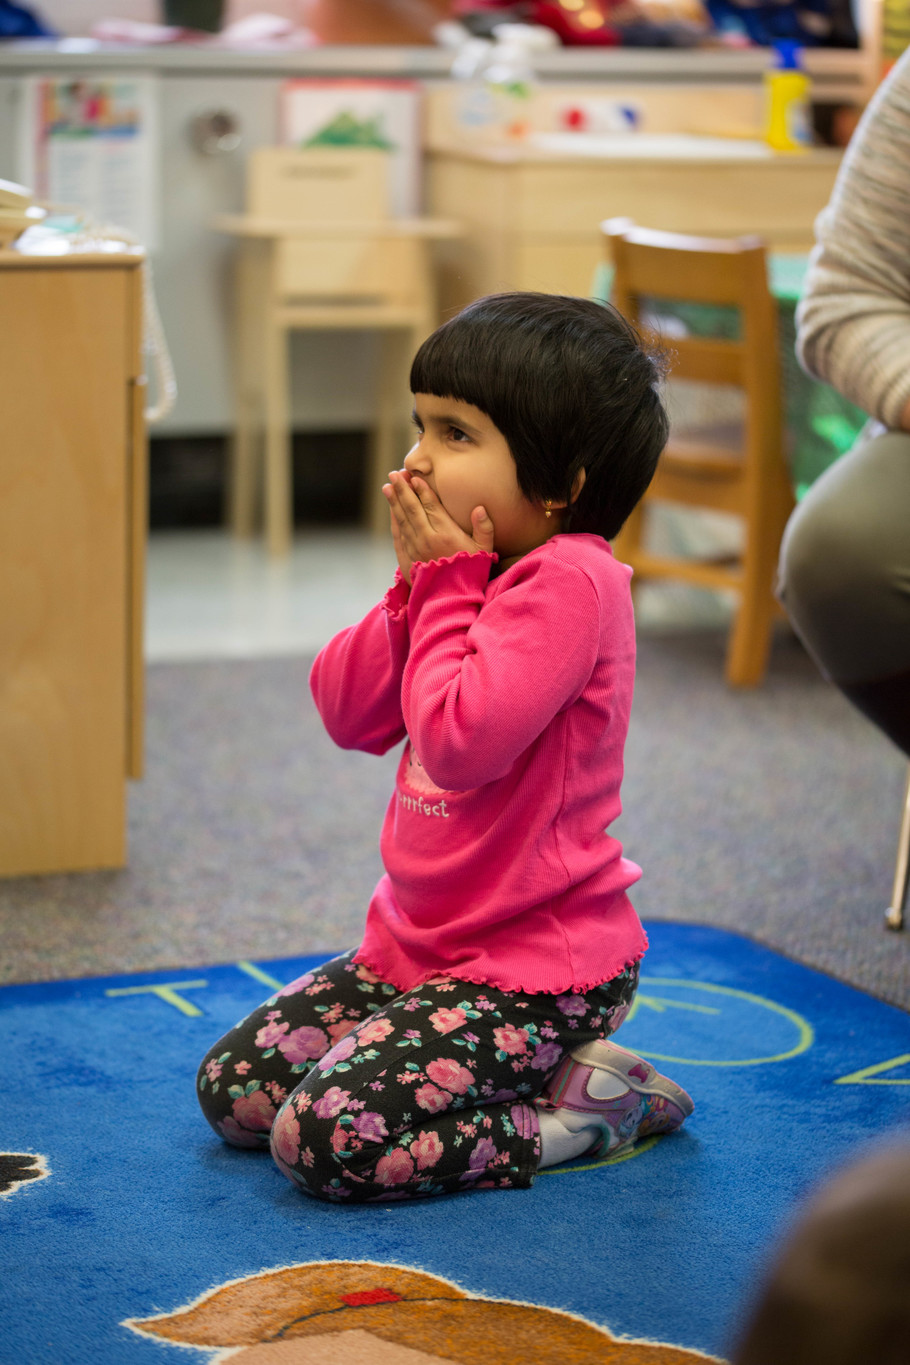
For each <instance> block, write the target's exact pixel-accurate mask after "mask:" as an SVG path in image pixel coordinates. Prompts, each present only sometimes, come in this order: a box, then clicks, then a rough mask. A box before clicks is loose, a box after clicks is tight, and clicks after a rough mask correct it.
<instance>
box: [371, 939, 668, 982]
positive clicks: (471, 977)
mask: <svg viewBox="0 0 910 1365" xmlns="http://www.w3.org/2000/svg"><path fill="white" fill-rule="evenodd" d="M647 951H648V938H647V935H645V942H644V947H643V948H642V950H641V952H639V953H635V954H634V955H633V956H632V957H630V958H629V960H628V962H625V963H624V964H623V966H622V967H620V968H619V969H618V970H617V971H615V972H614V973H613V974H612V976H604V977H600V976H598V977H595V978H593V979H592V980H587V979H584V980H581V981H573V980H571V979H569V980H568V981H567V982H566V983H565V984H563V985H559V986H552V987H548V988H546V989H544V988H543V987H540V988H536V989H535V988H534V987H533V986H524V985H522V984H521V982H520V981H516V980H514V979H513V978H509V979H508V980H503V979H498V980H494V976H498V973H493V972H489V973H487V974H486V975H479V974H478V975H475V974H473V973H471V972H465V971H459V970H457V969H453V970H452V971H447V970H442V971H439V970H436V971H432V972H424V973H423V974H422V975H419V976H418V977H417V979H416V980H414V981H411V982H409V983H407V984H405V983H404V982H403V981H402V980H401V979H400V978H399V979H398V980H396V978H395V976H394V975H390V974H389V973H387V972H385V971H383V970H381V969H380V968H379V967H378V966H377V965H376V963H375V962H374V961H371V960H370V959H369V958H367V957H364V956H363V952H362V949H361V948H358V949H357V952H356V953H355V954H354V957H353V958H352V961H353V962H355V963H357V964H359V965H360V966H362V967H366V968H367V970H368V971H371V972H372V973H373V975H374V976H376V977H378V978H379V980H380V981H384V982H386V983H387V984H388V985H390V986H394V987H395V989H396V990H398V991H401V993H402V994H404V993H405V992H406V991H415V990H419V988H420V987H421V986H426V985H427V984H428V983H429V982H430V981H443V980H451V981H465V982H467V983H468V984H469V985H472V986H490V987H492V988H493V989H494V990H497V991H517V992H518V993H519V994H521V995H585V994H586V993H587V992H588V991H593V990H594V989H595V987H597V986H605V985H606V984H607V982H608V981H613V980H614V978H615V977H617V976H622V974H623V972H626V971H628V970H629V968H630V967H634V966H635V965H636V963H638V962H641V960H642V958H643V957H644V955H645V953H646V952H647ZM505 975H506V976H508V973H506V974H505Z"/></svg>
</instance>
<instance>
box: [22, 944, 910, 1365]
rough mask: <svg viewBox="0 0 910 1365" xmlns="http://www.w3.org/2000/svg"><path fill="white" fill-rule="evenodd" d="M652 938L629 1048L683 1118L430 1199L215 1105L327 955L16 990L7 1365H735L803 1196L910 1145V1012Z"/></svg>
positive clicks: (765, 958)
mask: <svg viewBox="0 0 910 1365" xmlns="http://www.w3.org/2000/svg"><path fill="white" fill-rule="evenodd" d="M648 928H649V932H650V935H651V949H650V952H649V953H648V955H647V958H646V959H645V964H644V965H645V971H644V974H643V977H642V985H641V990H640V994H639V997H638V1003H637V1007H636V1010H635V1013H634V1016H633V1017H632V1018H631V1019H630V1020H629V1021H628V1022H627V1023H626V1024H625V1025H624V1026H623V1028H622V1030H621V1034H620V1037H619V1041H621V1042H622V1043H624V1044H626V1045H627V1046H629V1047H631V1048H634V1049H635V1050H636V1051H640V1052H643V1053H645V1055H646V1056H648V1057H651V1058H652V1059H654V1060H655V1061H656V1063H657V1065H658V1067H660V1069H662V1070H666V1071H668V1072H669V1073H670V1074H672V1075H673V1076H674V1077H675V1078H676V1079H677V1080H679V1081H680V1082H681V1084H683V1085H684V1086H685V1087H686V1088H687V1089H688V1090H689V1091H690V1092H691V1094H692V1095H693V1097H694V1098H695V1102H696V1110H695V1114H694V1115H693V1117H692V1118H691V1119H690V1121H689V1122H688V1124H687V1125H686V1127H685V1128H684V1129H683V1130H681V1131H680V1132H679V1133H676V1134H673V1135H671V1136H668V1137H664V1138H652V1139H650V1140H646V1141H645V1142H643V1143H642V1144H640V1146H639V1148H638V1149H637V1151H636V1153H635V1154H633V1155H632V1156H629V1157H626V1158H625V1159H621V1160H619V1161H613V1162H610V1163H604V1162H597V1161H590V1160H588V1161H586V1160H584V1159H581V1160H579V1161H577V1162H575V1163H574V1164H572V1165H569V1166H565V1167H559V1168H556V1169H554V1170H553V1171H550V1172H542V1173H541V1174H540V1176H539V1177H538V1180H537V1182H536V1184H535V1185H534V1187H533V1188H532V1189H530V1190H518V1191H504V1192H477V1193H472V1194H466V1195H462V1196H455V1197H447V1198H442V1199H437V1200H427V1201H421V1202H419V1203H394V1204H387V1205H380V1206H362V1205H361V1206H354V1207H345V1206H343V1205H334V1204H332V1205H329V1204H321V1203H318V1202H317V1201H315V1200H310V1199H307V1198H306V1197H305V1196H303V1195H301V1194H300V1193H299V1192H298V1191H297V1190H295V1189H294V1188H293V1187H292V1186H291V1185H290V1184H289V1183H288V1182H287V1180H286V1179H285V1178H284V1177H283V1176H282V1175H281V1174H279V1172H278V1171H277V1169H276V1168H275V1167H274V1166H273V1165H272V1162H271V1160H270V1158H269V1157H268V1155H267V1154H264V1153H257V1152H243V1151H236V1150H232V1149H230V1148H228V1147H226V1146H224V1145H222V1144H221V1143H219V1142H218V1140H217V1139H216V1138H215V1137H214V1135H213V1134H212V1133H211V1131H210V1129H209V1128H208V1126H207V1125H206V1123H205V1122H204V1120H203V1119H202V1117H201V1114H200V1113H199V1112H198V1111H197V1108H196V1102H195V1098H194V1094H193V1079H194V1074H195V1069H196V1065H197V1062H198V1060H199V1058H200V1057H201V1056H202V1055H203V1053H204V1052H205V1051H206V1049H207V1047H208V1046H209V1044H210V1043H211V1042H212V1040H213V1039H215V1038H216V1037H218V1036H219V1035H220V1034H221V1033H222V1032H224V1031H225V1030H226V1029H227V1028H228V1027H230V1025H232V1024H233V1023H234V1022H235V1021H236V1020H237V1019H238V1018H240V1017H241V1016H242V1015H243V1014H245V1013H246V1012H247V1011H248V1010H249V1009H251V1008H252V1007H253V1006H255V1005H256V1004H258V1003H259V1002H260V1001H261V1000H262V999H263V998H264V997H265V996H266V995H268V994H269V992H270V990H271V989H272V988H273V983H282V984H283V983H284V982H286V981H288V980H290V979H291V978H292V977H294V976H297V975H299V974H300V973H301V972H303V971H305V970H306V969H308V968H309V967H311V966H313V965H316V959H314V958H295V959H290V960H283V961H279V962H266V961H260V962H257V963H240V964H231V965H225V966H217V967H211V968H204V969H197V968H192V969H189V970H187V971H183V972H181V971H173V972H155V973H151V974H148V975H140V976H126V977H116V978H113V977H111V978H98V979H88V980H82V981H62V982H53V983H49V984H43V985H22V986H9V987H6V988H5V989H2V990H0V1055H2V1057H3V1059H4V1071H5V1073H6V1075H5V1085H4V1094H3V1102H2V1105H0V1153H3V1154H5V1155H2V1156H0V1189H2V1190H3V1191H4V1193H3V1195H2V1197H0V1312H2V1317H3V1330H2V1336H0V1360H2V1361H3V1362H7V1361H9V1362H16V1365H59V1362H64V1361H65V1362H67V1365H143V1362H157V1365H167V1363H168V1362H171V1361H173V1362H175V1365H179V1363H180V1362H183V1365H188V1363H191V1362H193V1361H198V1362H214V1361H221V1360H224V1361H227V1360H228V1359H230V1361H231V1362H232V1365H304V1362H306V1363H307V1365H329V1362H331V1365H432V1363H433V1362H442V1361H446V1362H457V1363H458V1365H511V1362H514V1363H515V1365H517V1363H518V1362H519V1361H527V1360H532V1359H533V1360H534V1361H535V1362H541V1363H542V1365H549V1363H551V1365H557V1363H558V1365H565V1363H566V1362H570V1361H571V1362H573V1365H633V1362H634V1363H635V1365H683V1362H694V1361H697V1360H699V1359H702V1358H703V1355H708V1356H716V1357H721V1358H723V1357H724V1356H725V1355H726V1354H727V1353H728V1352H729V1351H730V1349H731V1344H732V1342H733V1340H734V1339H735V1335H736V1332H737V1330H738V1326H739V1324H740V1323H741V1320H742V1315H743V1312H744V1310H745V1308H746V1306H747V1305H748V1302H749V1299H750V1295H751V1294H752V1292H753V1290H754V1286H755V1284H756V1282H757V1279H758V1277H759V1275H760V1273H761V1269H762V1267H763V1265H764V1264H765V1263H766V1261H767V1258H768V1256H769V1254H770V1252H771V1250H772V1249H773V1247H774V1245H775V1243H776V1240H777V1238H778V1237H779V1235H780V1233H781V1231H782V1230H783V1229H784V1228H785V1227H786V1225H787V1220H788V1217H789V1215H790V1213H791V1211H792V1207H793V1203H794V1200H795V1199H798V1198H800V1197H802V1196H803V1195H804V1194H805V1193H806V1192H807V1191H808V1190H809V1189H810V1188H811V1187H813V1186H814V1185H815V1184H817V1182H818V1181H819V1179H821V1178H822V1177H823V1176H824V1175H825V1174H826V1172H828V1171H830V1170H831V1169H832V1168H833V1167H836V1166H838V1165H840V1164H842V1163H843V1161H844V1160H846V1159H848V1158H850V1157H852V1156H854V1155H856V1154H857V1152H858V1151H860V1150H861V1149H862V1148H863V1147H864V1146H865V1145H867V1144H868V1143H869V1142H870V1141H873V1140H876V1139H878V1138H883V1137H888V1136H890V1135H894V1134H895V1133H896V1132H898V1131H900V1132H903V1133H904V1134H905V1135H908V1134H910V1088H908V1087H910V1016H908V1015H907V1014H905V1013H904V1012H903V1011H901V1010H899V1009H896V1008H894V1007H893V1006H890V1005H886V1004H883V1003H881V1002H880V1001H877V1000H874V999H872V998H870V997H869V996H866V995H864V994H862V993H861V992H859V991H857V990H854V989H853V988H851V987H849V986H846V985H843V984H842V983H840V982H837V981H834V980H832V979H830V978H828V977H826V976H822V975H820V974H819V973H817V972H814V971H811V970H809V969H808V968H805V967H802V966H799V965H798V964H796V963H793V962H791V961H789V960H787V959H785V958H783V957H780V956H778V955H777V954H775V953H773V952H771V951H769V950H768V949H766V948H763V947H761V946H759V945H757V944H755V943H753V942H751V941H749V940H747V939H745V938H741V937H739V936H738V935H735V934H730V933H728V932H725V931H721V930H718V929H712V928H708V927H704V926H693V925H682V924H668V923H664V922H655V923H652V924H650V925H649V926H648ZM643 1343H650V1344H643Z"/></svg>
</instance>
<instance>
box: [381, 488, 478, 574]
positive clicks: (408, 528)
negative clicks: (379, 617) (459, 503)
mask: <svg viewBox="0 0 910 1365" xmlns="http://www.w3.org/2000/svg"><path fill="white" fill-rule="evenodd" d="M382 491H383V493H384V494H385V496H386V498H387V499H388V502H389V507H390V508H391V512H392V542H393V544H394V546H395V554H396V556H397V557H398V565H399V568H400V569H401V576H402V578H403V579H404V580H405V582H406V583H407V584H409V585H410V582H411V569H412V568H413V566H414V565H415V564H417V563H426V562H427V561H428V560H431V559H444V558H446V557H447V556H449V555H456V554H458V553H459V552H460V551H463V550H466V551H467V552H468V554H480V553H488V554H492V552H493V536H494V532H493V522H492V521H491V519H490V517H489V516H488V515H487V512H486V508H484V507H475V508H474V510H473V512H472V513H471V531H472V534H471V535H468V534H467V532H466V531H463V530H462V529H461V527H460V526H459V525H458V523H457V521H454V520H453V519H452V517H450V516H449V514H448V512H447V511H446V509H445V508H444V507H443V505H442V503H441V502H440V501H439V499H438V498H437V497H436V496H435V494H434V493H433V490H432V489H431V488H430V486H429V484H427V483H425V482H424V481H423V479H421V478H420V477H419V476H418V475H416V474H414V475H412V474H409V473H408V471H407V470H404V469H396V470H393V472H392V473H391V474H390V475H389V482H388V483H387V484H384V485H383V489H382Z"/></svg>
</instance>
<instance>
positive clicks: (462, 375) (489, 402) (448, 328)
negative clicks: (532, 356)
mask: <svg viewBox="0 0 910 1365" xmlns="http://www.w3.org/2000/svg"><path fill="white" fill-rule="evenodd" d="M459 322H460V319H458V318H453V319H452V321H451V322H449V323H448V324H446V325H445V326H443V327H440V328H439V330H438V331H436V332H434V333H433V335H432V336H429V337H427V339H426V341H425V342H424V343H423V345H422V346H421V347H420V349H419V350H418V352H417V354H416V356H415V357H414V362H413V364H412V365H411V392H412V393H431V394H433V395H434V397H436V398H454V399H456V400H457V401H458V402H460V403H470V404H472V406H473V407H475V408H479V409H480V410H481V412H485V413H486V414H487V415H488V416H493V414H494V413H496V412H498V411H499V409H500V407H501V400H502V390H503V383H504V375H503V370H502V365H501V355H499V356H497V355H496V354H495V353H493V352H492V349H491V348H490V346H489V345H486V344H484V343H485V340H486V339H485V338H484V337H483V336H482V335H478V329H477V328H476V327H469V326H466V325H464V324H461V325H459ZM494 420H495V418H494Z"/></svg>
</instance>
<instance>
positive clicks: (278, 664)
mask: <svg viewBox="0 0 910 1365" xmlns="http://www.w3.org/2000/svg"><path fill="white" fill-rule="evenodd" d="M723 649H724V638H723V635H722V634H715V633H713V632H707V633H691V632H686V633H683V634H653V635H645V636H644V637H643V638H642V640H641V642H640V654H639V670H638V689H637V694H636V702H635V709H634V713H633V723H632V730H631V734H630V739H629V745H628V749H627V761H626V780H625V784H624V787H623V798H624V806H625V810H624V813H623V816H622V818H621V821H620V822H619V824H618V826H617V833H619V835H620V837H621V838H622V839H623V841H624V843H625V847H626V852H627V853H628V855H629V856H630V857H631V858H633V859H634V860H635V861H636V862H638V863H640V864H641V866H642V867H643V868H644V877H643V879H642V881H641V882H640V883H639V885H638V886H637V887H636V888H635V890H634V896H633V899H634V900H635V904H636V906H637V907H638V910H639V912H640V913H641V914H642V916H644V917H645V918H648V917H651V918H663V919H675V920H687V921H698V922H701V923H708V924H715V925H719V926H722V927H726V928H730V929H734V930H737V931H738V932H740V933H743V934H746V935H749V936H750V937H753V938H756V939H758V940H760V941H761V942H763V943H766V944H768V945H769V946H771V947H773V948H777V949H780V950H781V951H783V952H785V953H787V954H789V955H790V956H791V957H793V958H796V959H797V960H799V961H801V962H804V963H807V964H809V965H810V966H814V967H817V968H820V969H821V970H823V971H826V972H828V973H830V974H832V975H834V976H836V977H839V978H841V979H842V980H845V981H848V982H851V983H852V984H854V985H856V986H859V987H861V988H862V989H864V990H867V991H869V992H871V993H872V994H874V995H877V996H879V997H881V998H882V999H885V1000H888V1001H891V1002H893V1003H895V1004H898V1005H901V1006H902V1007H903V1008H905V1009H910V930H908V931H907V932H905V933H902V934H895V933H890V932H888V931H886V930H885V929H884V928H883V921H882V915H883V911H884V908H885V906H886V904H887V902H888V899H889V895H890V889H891V879H892V876H893V867H894V855H895V846H896V838H897V826H898V818H899V810H900V802H901V796H902V791H903V782H904V776H905V773H906V764H905V762H904V760H903V759H902V757H901V755H900V754H899V753H898V752H897V750H895V749H894V748H893V747H892V746H891V745H890V744H889V743H888V742H887V741H886V740H885V739H883V738H882V737H881V736H880V735H879V734H878V733H877V732H876V731H875V730H874V729H873V728H872V727H871V726H870V725H869V724H868V723H867V722H866V721H864V720H863V719H862V718H861V717H860V716H858V715H857V714H855V713H854V712H853V711H852V710H851V709H850V707H849V706H848V705H847V704H846V702H845V701H844V700H843V699H842V698H841V696H840V695H839V694H838V693H837V692H836V691H834V689H832V688H830V687H829V686H827V685H826V684H825V683H824V682H823V681H822V680H821V679H820V678H819V677H818V676H817V674H816V672H815V670H814V668H813V666H812V665H811V663H810V662H809V660H808V659H807V658H806V657H805V655H804V654H803V652H802V650H801V648H800V647H799V645H798V644H797V643H796V642H795V641H794V640H793V639H792V637H790V636H789V635H787V634H782V635H781V637H780V638H779V639H778V640H777V641H776V643H775V649H774V657H773V661H772V667H771V670H770V673H769V676H768V679H767V681H766V683H765V685H764V686H763V687H762V688H760V689H759V690H757V691H755V692H747V693H746V692H738V693H734V692H731V691H729V690H728V689H727V688H726V687H725V686H724V684H723V682H722V677H721V670H722V658H723ZM308 666H309V661H308V660H304V659H285V660H266V661H255V662H232V663H220V662H219V663H209V664H187V665H159V666H155V667H152V668H150V669H149V674H148V737H147V773H146V777H145V779H144V780H143V781H142V782H140V783H137V784H135V785H134V787H133V789H132V792H131V801H130V831H131V834H130V865H129V867H128V868H127V869H125V870H123V871H120V872H103V873H88V874H82V875H78V876H54V877H43V878H37V877H33V878H23V879H19V880H15V881H6V882H0V981H3V982H12V981H27V980H49V979H52V978H58V977H75V976H89V975H107V974H110V973H116V972H132V971H146V970H153V969H158V968H171V967H174V968H177V969H179V970H180V971H181V972H182V971H183V970H184V969H185V968H187V967H192V966H194V965H201V964H207V963H214V962H225V961H236V960H237V959H239V958H250V959H258V960H263V959H266V958H270V957H282V956H290V955H295V954H304V953H311V952H312V953H315V952H325V953H330V952H334V951H337V950H338V949H341V948H344V947H346V946H348V945H349V944H351V943H353V942H355V941H356V940H357V939H358V937H359V931H360V927H361V924H362V919H363V911H364V906H365V903H366V900H367V898H368V896H369V893H370V890H371V888H372V886H373V884H374V882H375V880H376V879H377V877H378V876H379V874H380V871H381V869H380V863H379V857H378V852H377V835H378V831H379V826H380V823H381V820H382V815H383V811H384V809H385V806H386V802H387V800H388V796H389V793H390V790H391V782H392V775H393V771H394V767H395V763H396V761H397V755H396V754H391V755H387V756H386V757H385V758H383V759H376V758H372V757H370V756H367V755H363V754H349V753H342V752H340V751H339V750H337V749H335V747H334V746H333V745H332V743H331V742H330V741H329V739H328V738H327V737H326V735H325V734H324V732H323V731H322V728H321V725H320V722H319V719H318V717H317V715H316V713H315V710H314V708H313V706H312V703H311V701H310V698H309V692H308V690H307V684H306V679H307V672H308Z"/></svg>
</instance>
